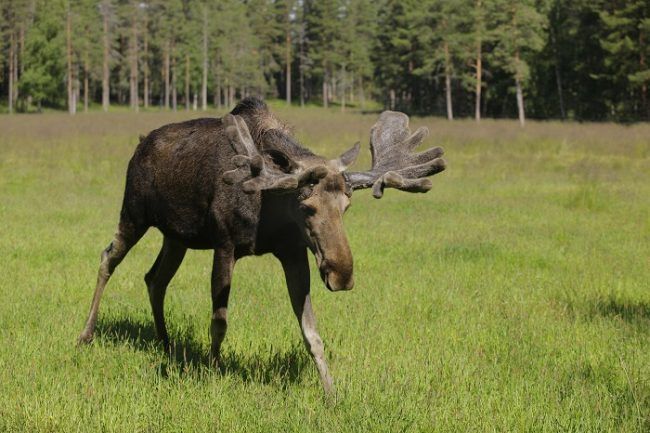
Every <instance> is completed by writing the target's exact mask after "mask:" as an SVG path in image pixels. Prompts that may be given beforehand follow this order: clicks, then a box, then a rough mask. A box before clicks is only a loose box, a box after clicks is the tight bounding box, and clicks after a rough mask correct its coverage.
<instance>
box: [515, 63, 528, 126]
mask: <svg viewBox="0 0 650 433" xmlns="http://www.w3.org/2000/svg"><path fill="white" fill-rule="evenodd" d="M515 86H516V88H517V110H518V111H519V125H520V126H521V127H522V128H523V127H524V125H525V123H526V115H525V113H524V93H523V91H522V89H521V80H520V79H519V76H518V75H517V76H516V77H515Z"/></svg>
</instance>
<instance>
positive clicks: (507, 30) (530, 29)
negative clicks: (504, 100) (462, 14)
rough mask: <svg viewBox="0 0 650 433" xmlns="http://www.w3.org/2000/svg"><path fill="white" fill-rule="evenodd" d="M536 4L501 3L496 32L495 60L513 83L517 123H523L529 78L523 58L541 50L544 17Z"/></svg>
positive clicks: (523, 0) (528, 0)
mask: <svg viewBox="0 0 650 433" xmlns="http://www.w3.org/2000/svg"><path fill="white" fill-rule="evenodd" d="M535 3H536V2H535V0H500V1H499V2H498V3H497V7H496V8H495V9H496V10H498V11H499V17H498V18H499V19H500V25H499V26H498V27H497V29H496V39H497V41H498V42H497V43H496V46H495V49H494V58H495V60H497V62H498V63H499V64H500V66H501V67H502V68H503V69H504V70H505V71H506V72H507V73H508V74H510V75H511V76H512V77H514V81H515V92H516V97H517V111H518V117H519V123H520V125H521V126H522V127H523V126H524V123H525V110H524V94H523V88H524V86H525V84H526V82H527V81H528V79H529V77H530V72H529V68H528V63H527V61H526V58H525V57H526V56H527V55H528V54H530V53H535V52H537V51H539V50H541V49H542V48H543V44H544V40H545V28H546V20H545V16H544V15H542V14H541V13H539V12H538V11H537V9H536V5H535Z"/></svg>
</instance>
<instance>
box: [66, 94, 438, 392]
mask: <svg viewBox="0 0 650 433" xmlns="http://www.w3.org/2000/svg"><path fill="white" fill-rule="evenodd" d="M427 135H428V130H427V129H426V128H419V129H418V130H417V131H415V132H414V133H411V131H410V130H409V118H408V116H406V115H405V114H403V113H399V112H394V111H385V112H383V113H382V114H381V115H380V117H379V120H378V121H377V123H376V124H375V125H374V126H373V128H372V130H371V138H370V148H371V152H372V168H371V169H370V170H368V171H364V172H355V171H348V170H347V169H348V167H349V166H350V165H351V164H352V163H353V162H354V161H355V159H356V157H357V155H358V154H359V148H360V146H359V143H356V144H355V145H354V146H353V147H352V148H351V149H350V150H348V151H346V152H345V153H343V154H342V155H341V156H340V157H338V158H336V159H333V160H328V159H326V158H323V157H320V156H317V155H315V154H313V153H312V152H311V151H309V150H308V149H306V148H304V147H302V146H301V145H300V144H299V143H298V142H297V141H296V140H295V139H294V138H293V137H292V135H291V133H290V131H289V129H288V128H287V127H286V126H285V125H284V124H283V123H281V122H280V121H279V120H278V119H277V118H276V117H275V116H274V115H273V114H272V113H271V112H270V111H269V109H268V107H267V105H266V104H265V103H264V102H263V101H262V100H260V99H257V98H246V99H244V100H242V101H241V102H240V103H239V104H237V106H236V107H235V108H234V109H233V110H232V111H231V112H230V113H229V114H226V115H225V116H224V117H222V118H220V119H219V118H202V119H195V120H189V121H186V122H182V123H174V124H169V125H165V126H163V127H161V128H159V129H156V130H154V131H153V132H151V133H150V134H149V135H148V136H146V137H144V138H141V139H140V143H139V145H138V146H137V148H136V150H135V153H134V155H133V157H132V158H131V161H130V162H129V165H128V170H127V175H126V187H125V191H124V199H123V203H122V210H121V212H120V220H119V224H118V227H117V232H116V233H115V235H114V238H113V240H112V242H111V243H110V244H109V245H108V247H107V248H106V249H105V250H104V251H103V252H102V254H101V263H100V266H99V273H98V277H97V284H96V287H95V292H94V296H93V299H92V304H91V308H90V313H89V315H88V319H87V322H86V325H85V327H84V329H83V331H82V333H81V334H80V336H79V340H78V342H79V344H83V343H89V342H91V341H92V339H93V333H94V330H95V325H96V322H97V315H98V310H99V303H100V300H101V297H102V293H103V292H104V288H105V286H106V284H107V282H108V280H109V278H110V276H111V274H112V273H113V272H114V271H115V268H116V267H117V266H118V265H119V263H120V262H121V261H122V259H124V257H125V256H126V254H127V253H128V252H129V250H130V249H131V248H132V247H133V246H134V245H135V244H136V243H137V242H138V240H139V239H140V238H141V237H142V236H143V235H144V234H145V232H146V231H147V229H148V228H149V227H156V228H157V229H159V230H160V232H162V234H163V243H162V248H161V250H160V253H159V254H158V257H157V258H156V260H155V262H154V263H153V266H152V267H151V269H150V270H149V272H147V273H146V275H145V277H144V280H145V283H146V286H147V290H148V293H149V300H150V302H151V309H152V312H153V319H154V325H155V329H156V333H157V335H158V338H159V339H160V340H161V341H162V343H163V345H164V347H165V349H166V350H169V344H170V343H169V335H168V334H167V329H166V326H165V317H164V302H165V293H166V290H167V286H168V284H169V282H170V280H171V279H172V277H173V276H174V274H175V273H176V271H177V270H178V267H179V266H180V264H181V262H182V261H183V257H184V256H185V252H186V251H187V249H188V248H192V249H208V250H213V251H214V261H213V266H212V280H211V294H212V318H211V323H210V334H211V339H212V343H211V349H210V359H211V362H212V363H213V364H214V365H216V366H218V364H219V359H220V358H219V353H220V348H221V344H222V342H223V340H224V337H225V335H226V329H227V327H228V321H227V311H228V297H229V294H230V284H231V278H232V273H233V267H234V265H235V262H236V261H237V259H239V258H241V257H244V256H249V255H262V254H267V253H272V254H273V255H274V256H275V257H276V258H277V259H278V260H279V261H280V263H281V265H282V268H283V270H284V274H285V279H286V284H287V287H288V290H289V297H290V299H291V305H292V307H293V311H294V313H295V315H296V318H297V319H298V323H299V325H300V329H301V331H302V336H303V340H304V343H305V345H306V347H307V350H308V351H309V353H310V355H311V357H312V358H313V360H314V362H315V364H316V368H317V369H318V373H319V375H320V380H321V382H322V385H323V388H324V390H325V392H326V394H329V393H331V392H332V391H333V382H332V377H331V376H330V373H329V370H328V367H327V363H326V360H325V357H324V352H323V342H322V340H321V337H320V336H319V334H318V331H317V329H316V318H315V316H314V312H313V311H312V305H311V300H310V294H309V293H310V278H309V275H310V274H309V261H308V255H307V250H308V249H309V250H310V251H311V252H312V253H313V255H314V256H315V259H316V264H317V266H318V269H319V271H320V276H321V278H322V280H323V282H324V283H325V286H326V287H327V288H328V289H329V290H330V291H338V290H350V289H352V286H353V285H354V279H353V272H352V269H353V266H352V253H351V251H350V246H349V245H348V240H347V238H346V235H345V231H344V229H343V214H344V213H345V211H346V210H347V208H348V207H349V206H350V199H351V197H352V193H353V191H356V190H358V189H364V188H372V192H373V195H374V197H376V198H381V197H382V195H383V193H384V189H385V188H396V189H399V190H402V191H408V192H426V191H428V190H429V189H431V186H432V184H431V181H430V180H429V179H428V178H427V177H428V176H431V175H434V174H436V173H439V172H441V171H443V170H444V169H445V161H444V159H442V158H441V156H442V154H443V150H442V149H441V148H439V147H435V148H432V149H429V150H426V151H423V152H420V153H414V152H413V150H414V149H415V148H416V147H417V146H419V145H420V144H421V143H422V141H423V139H424V138H425V137H426V136H427Z"/></svg>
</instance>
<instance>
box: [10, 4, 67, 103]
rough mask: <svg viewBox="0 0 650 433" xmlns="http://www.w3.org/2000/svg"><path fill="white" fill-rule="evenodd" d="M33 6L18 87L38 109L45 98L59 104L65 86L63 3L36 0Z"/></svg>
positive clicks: (64, 17) (49, 101)
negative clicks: (33, 11) (32, 17)
mask: <svg viewBox="0 0 650 433" xmlns="http://www.w3.org/2000/svg"><path fill="white" fill-rule="evenodd" d="M45 6H47V7H45ZM34 10H35V17H34V24H33V25H32V26H31V28H30V31H29V32H28V33H27V34H26V36H25V55H24V64H25V68H24V73H23V75H22V76H21V77H20V87H21V91H22V92H23V93H25V94H29V95H30V96H31V97H32V98H33V100H34V102H35V103H36V105H37V106H38V108H39V110H40V107H41V105H42V104H43V103H45V102H47V103H48V104H50V105H51V106H54V107H61V106H63V105H64V100H63V98H62V96H63V95H64V89H65V87H66V86H65V84H64V83H65V78H66V55H65V54H66V35H65V22H66V3H65V0H50V1H47V2H46V1H45V0H40V1H39V2H38V3H37V4H36V7H35V9H34Z"/></svg>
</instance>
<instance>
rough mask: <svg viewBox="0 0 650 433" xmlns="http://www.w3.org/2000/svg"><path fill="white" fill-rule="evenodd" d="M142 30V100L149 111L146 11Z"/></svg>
mask: <svg viewBox="0 0 650 433" xmlns="http://www.w3.org/2000/svg"><path fill="white" fill-rule="evenodd" d="M142 29H143V30H142V31H143V33H142V50H143V54H142V57H143V59H142V87H143V89H142V98H143V103H144V108H145V109H147V108H149V26H148V21H147V12H146V11H145V13H144V23H143V25H142Z"/></svg>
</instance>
